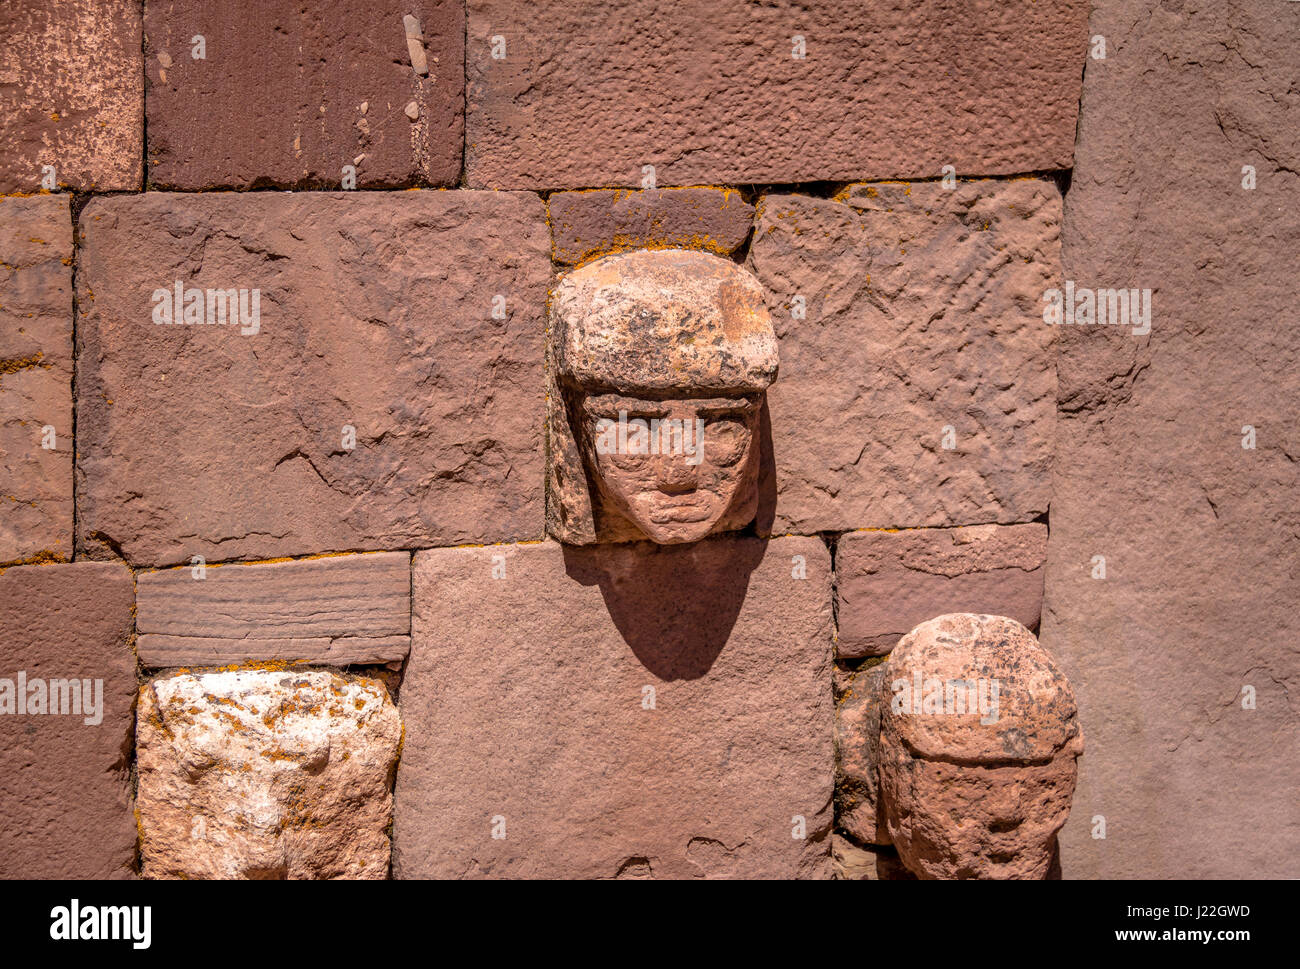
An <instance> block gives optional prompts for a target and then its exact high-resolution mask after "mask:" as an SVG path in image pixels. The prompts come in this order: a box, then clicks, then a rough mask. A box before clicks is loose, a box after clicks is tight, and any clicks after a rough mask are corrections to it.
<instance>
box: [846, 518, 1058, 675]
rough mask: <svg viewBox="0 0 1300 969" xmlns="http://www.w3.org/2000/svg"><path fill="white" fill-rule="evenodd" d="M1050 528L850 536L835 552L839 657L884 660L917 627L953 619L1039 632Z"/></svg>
mask: <svg viewBox="0 0 1300 969" xmlns="http://www.w3.org/2000/svg"><path fill="white" fill-rule="evenodd" d="M1046 557H1047V526H1046V525H1044V524H1042V523H1040V522H1028V523H1026V524H1024V525H971V526H968V527H966V528H942V529H940V528H915V529H907V530H905V531H901V532H893V531H877V532H849V533H848V534H845V535H842V536H840V539H839V541H838V542H837V543H836V546H835V596H836V611H835V616H836V620H837V629H838V633H839V637H838V642H837V647H836V649H837V651H838V654H839V656H840V657H841V658H849V659H856V658H859V657H863V656H883V655H884V654H885V653H888V652H889V651H890V650H891V649H893V648H894V646H895V644H897V643H898V641H899V640H900V639H901V638H902V637H903V636H904V635H905V634H906V633H908V632H910V631H911V630H912V629H913V627H915V626H918V625H920V624H921V623H923V622H924V621H925V620H927V619H930V618H933V617H934V616H940V615H943V614H944V613H948V612H974V613H990V614H993V615H998V616H1010V617H1011V618H1012V619H1015V620H1016V621H1017V622H1019V623H1020V624H1021V625H1023V626H1026V627H1028V628H1029V629H1034V628H1035V627H1037V625H1038V619H1039V614H1040V611H1041V609H1042V603H1043V562H1044V559H1045V558H1046Z"/></svg>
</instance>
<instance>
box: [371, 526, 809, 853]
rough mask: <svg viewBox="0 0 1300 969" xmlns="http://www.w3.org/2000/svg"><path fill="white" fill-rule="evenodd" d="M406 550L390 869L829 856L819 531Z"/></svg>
mask: <svg viewBox="0 0 1300 969" xmlns="http://www.w3.org/2000/svg"><path fill="white" fill-rule="evenodd" d="M494 569H495V570H496V574H497V575H501V576H502V577H501V578H493V574H494ZM414 572H415V577H414V595H415V599H414V617H413V642H412V647H411V659H410V661H409V663H408V664H407V671H406V678H405V680H404V682H403V685H402V712H403V717H404V719H405V721H406V724H407V735H406V743H405V747H404V750H403V754H402V762H401V766H400V768H399V771H398V779H397V794H396V797H397V805H396V809H395V821H394V835H393V839H394V856H393V871H394V874H395V875H397V876H398V877H406V878H420V877H450V878H461V877H463V878H474V877H534V878H537V877H573V878H619V877H624V878H626V877H653V878H674V877H678V878H692V877H733V878H754V877H800V878H827V877H830V874H831V865H830V856H829V849H830V844H829V836H830V829H831V821H832V805H831V799H832V784H833V778H832V772H833V764H832V745H831V732H832V719H833V712H832V702H833V701H832V694H831V681H830V677H831V608H830V557H829V553H828V552H827V549H826V547H825V545H824V544H823V543H822V542H821V541H820V540H818V539H814V538H783V539H777V540H774V541H772V542H770V543H765V542H763V541H762V540H760V539H755V538H734V537H723V538H715V539H708V540H706V541H702V542H698V543H695V544H692V545H685V546H671V547H656V546H652V545H648V544H639V545H613V546H595V547H588V548H574V547H566V546H561V545H558V544H554V543H550V542H547V543H542V544H535V545H515V546H496V547H489V548H479V549H470V548H464V549H434V550H431V551H426V552H419V553H417V554H416V556H415V565H414ZM801 573H802V574H806V578H796V577H795V576H796V575H797V574H801ZM650 688H653V691H654V694H653V709H646V708H645V705H646V704H648V703H650V702H651V700H650V698H649V697H650V695H649V694H648V693H647V692H646V691H647V690H648V689H650ZM796 815H798V816H802V817H803V818H804V819H805V823H806V829H807V830H806V835H807V837H806V838H805V839H798V838H795V837H792V833H793V831H794V827H795V825H796V824H797V821H796V820H795V816H796ZM502 818H503V819H504V822H503V823H504V825H505V829H504V830H505V837H504V838H503V839H494V838H493V837H492V832H493V828H494V825H498V824H499V823H500V822H499V819H502Z"/></svg>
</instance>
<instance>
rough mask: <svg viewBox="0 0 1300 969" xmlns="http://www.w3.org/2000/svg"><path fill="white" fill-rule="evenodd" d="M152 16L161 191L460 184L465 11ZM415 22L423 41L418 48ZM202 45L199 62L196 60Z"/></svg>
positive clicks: (411, 1)
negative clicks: (348, 173) (408, 21)
mask: <svg viewBox="0 0 1300 969" xmlns="http://www.w3.org/2000/svg"><path fill="white" fill-rule="evenodd" d="M145 7H146V10H145V40H146V50H145V71H146V73H147V75H148V85H149V98H148V109H149V179H150V181H151V182H152V183H153V184H154V185H156V186H159V187H162V188H175V189H209V188H239V189H246V188H260V187H265V186H271V185H275V186H282V187H290V188H292V187H309V186H310V187H330V188H338V187H340V186H342V185H343V181H342V180H343V175H344V173H343V168H344V166H345V165H351V166H353V167H354V169H355V174H356V184H357V186H358V187H362V188H394V187H405V186H412V185H427V184H433V185H452V184H455V182H456V181H457V180H458V179H459V177H460V168H461V149H462V141H463V132H464V73H463V72H464V67H463V61H464V45H465V40H464V35H465V12H464V7H463V5H462V4H460V3H458V2H454V0H400V2H399V0H371V2H366V3H360V4H358V3H351V2H348V0H317V2H315V3H312V4H302V3H298V2H296V0H257V2H256V3H247V4H239V3H236V4H232V3H227V2H220V0H171V2H155V0H150V2H149V3H147V4H146V5H145ZM407 16H413V17H414V18H415V20H416V27H417V28H418V29H414V37H413V40H412V41H410V42H408V40H407V28H406V26H405V22H404V20H405V17H407ZM199 37H201V38H202V41H203V43H202V49H201V51H200V52H201V53H202V54H203V55H204V56H203V57H202V58H196V57H195V56H194V54H195V52H196V50H199V45H198V43H197V41H196V38H199ZM413 56H414V58H415V63H413V61H412V57H413ZM421 61H422V63H421ZM420 67H423V68H424V72H423V73H421V72H420V71H418V70H417V68H420ZM412 115H414V116H412Z"/></svg>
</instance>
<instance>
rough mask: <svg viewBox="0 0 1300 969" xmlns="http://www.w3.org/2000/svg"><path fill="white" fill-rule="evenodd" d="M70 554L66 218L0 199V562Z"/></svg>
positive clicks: (55, 199)
mask: <svg viewBox="0 0 1300 969" xmlns="http://www.w3.org/2000/svg"><path fill="white" fill-rule="evenodd" d="M47 427H51V428H53V429H54V439H53V444H54V447H52V448H47V447H45V446H44V445H45V444H46V443H48V439H47V438H46V432H45V428H47ZM71 556H72V220H71V218H70V217H69V214H68V200H67V198H66V197H62V196H37V197H33V198H3V197H0V563H4V562H18V561H22V560H30V559H38V558H39V559H68V558H71Z"/></svg>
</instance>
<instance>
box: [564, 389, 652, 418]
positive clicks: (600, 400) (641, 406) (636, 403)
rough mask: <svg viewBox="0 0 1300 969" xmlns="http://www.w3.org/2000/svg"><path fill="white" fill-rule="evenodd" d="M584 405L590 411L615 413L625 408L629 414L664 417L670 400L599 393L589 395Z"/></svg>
mask: <svg viewBox="0 0 1300 969" xmlns="http://www.w3.org/2000/svg"><path fill="white" fill-rule="evenodd" d="M583 406H584V407H585V408H586V409H587V411H588V413H597V414H613V413H617V412H618V411H620V410H625V411H627V412H628V413H629V414H644V415H647V416H650V417H663V416H665V415H666V414H667V413H668V402H667V401H663V400H642V399H640V398H638V397H622V396H620V395H618V394H599V395H597V396H594V397H588V398H587V399H586V400H585V401H584V402H583Z"/></svg>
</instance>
